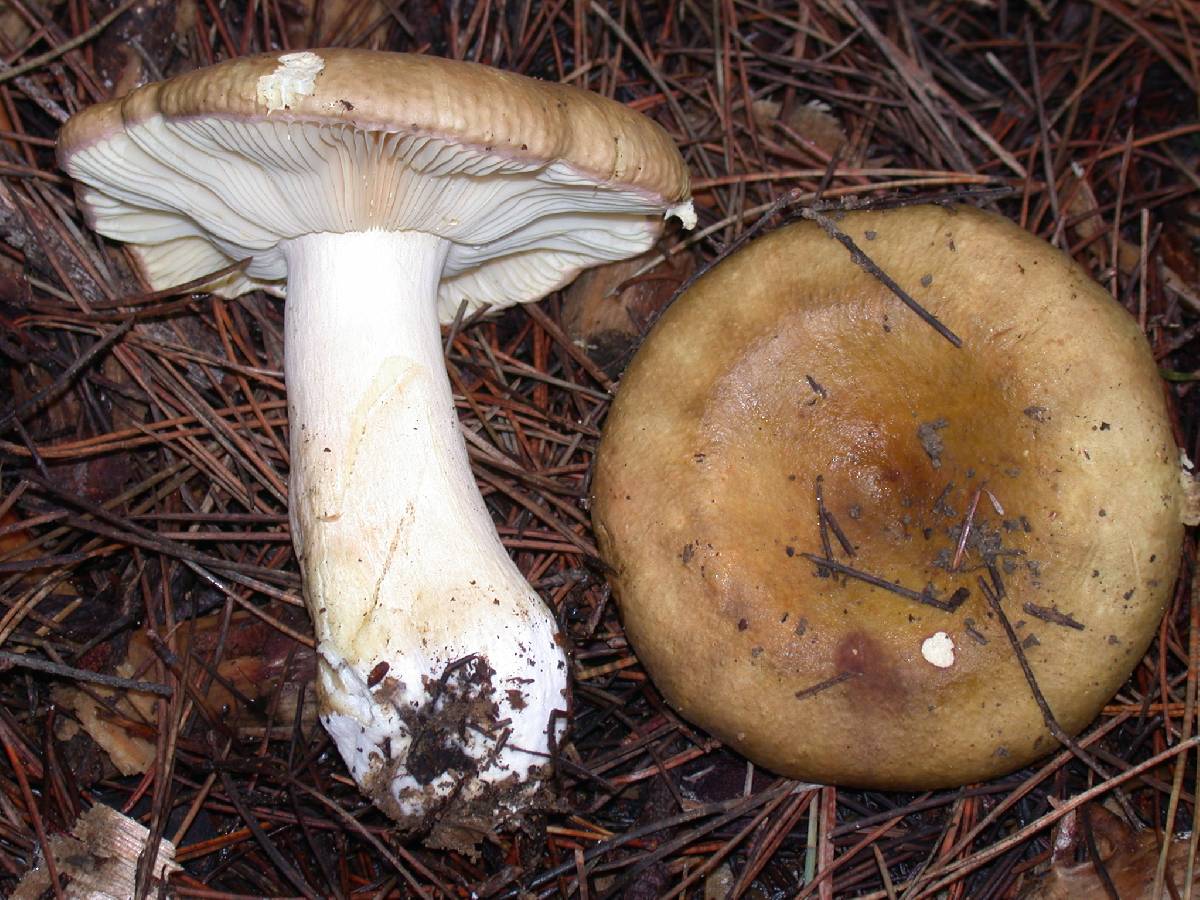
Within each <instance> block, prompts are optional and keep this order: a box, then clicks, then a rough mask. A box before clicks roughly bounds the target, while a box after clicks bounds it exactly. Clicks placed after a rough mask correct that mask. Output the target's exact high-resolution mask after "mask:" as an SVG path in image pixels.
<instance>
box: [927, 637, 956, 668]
mask: <svg viewBox="0 0 1200 900" xmlns="http://www.w3.org/2000/svg"><path fill="white" fill-rule="evenodd" d="M921 655H922V656H923V657H925V661H926V662H928V663H930V664H931V665H935V666H937V667H938V668H939V669H948V668H950V667H951V666H952V665H954V641H953V639H952V638H951V637H950V635H948V634H946V632H944V631H939V632H937V633H936V634H934V635H931V636H930V637H927V638H925V640H924V641H923V642H922V644H921Z"/></svg>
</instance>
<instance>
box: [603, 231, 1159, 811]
mask: <svg viewBox="0 0 1200 900" xmlns="http://www.w3.org/2000/svg"><path fill="white" fill-rule="evenodd" d="M839 226H840V227H841V228H842V229H843V230H844V231H845V232H846V233H847V234H849V235H850V236H851V237H852V238H853V239H854V240H855V241H856V242H857V243H858V244H859V245H860V246H861V247H862V248H863V249H864V250H865V251H866V252H867V253H868V254H869V255H870V256H871V257H872V258H873V259H874V260H875V261H876V262H877V263H878V264H879V265H880V266H881V267H882V268H883V269H884V270H885V271H886V272H887V273H888V274H890V275H891V276H892V277H893V278H894V279H895V280H896V281H897V282H898V283H899V284H900V285H901V286H903V287H904V288H906V289H907V290H908V291H909V292H910V293H911V294H913V295H914V296H915V297H916V299H917V300H918V301H919V302H921V303H922V304H923V305H924V306H925V307H926V308H927V309H929V310H930V311H932V312H933V313H934V314H935V315H937V316H938V317H939V318H941V320H942V321H943V322H945V323H947V324H948V325H949V326H950V327H951V328H952V329H954V330H955V332H956V333H957V334H958V335H959V336H961V337H962V339H963V347H962V348H961V349H956V348H955V347H953V346H952V345H951V344H950V343H949V342H947V341H946V340H945V339H944V338H942V337H941V336H939V335H938V334H936V333H935V332H934V331H933V330H932V329H931V328H930V327H929V326H928V325H926V324H925V323H923V322H922V321H920V320H919V319H918V318H917V317H916V316H915V315H913V314H912V313H911V312H909V311H908V310H906V309H905V308H904V307H903V306H902V305H901V304H900V303H899V301H897V300H896V298H895V297H894V296H893V295H891V294H890V293H889V292H888V290H887V289H886V288H885V287H884V286H883V285H882V284H881V283H880V282H879V281H877V280H876V279H875V278H873V277H872V276H871V275H869V274H867V273H866V272H865V271H863V270H862V269H860V268H858V267H857V266H856V265H855V264H854V263H853V262H851V260H850V258H849V255H848V254H847V253H846V251H845V250H844V249H843V248H842V247H841V246H840V245H839V244H837V243H835V242H834V241H833V240H832V239H831V238H829V237H827V236H826V235H825V234H824V233H823V232H822V231H821V230H820V228H818V227H817V226H816V225H814V224H811V223H802V224H798V225H794V226H789V227H786V228H782V229H780V230H778V231H776V232H774V233H772V234H770V235H768V236H766V237H764V238H761V239H760V240H758V241H756V242H754V243H753V244H751V245H749V246H748V247H747V248H745V249H744V250H742V251H740V252H738V253H737V254H735V255H734V256H732V257H730V258H729V259H727V260H725V261H724V262H722V263H721V264H720V265H718V266H717V267H715V268H714V269H713V270H712V271H711V272H709V273H708V274H707V275H705V276H704V277H703V278H702V279H701V280H700V281H698V282H697V283H696V284H695V285H694V286H693V287H692V288H690V289H689V290H688V291H687V292H686V294H685V295H684V296H682V297H681V298H680V299H679V300H678V301H677V302H676V303H675V304H674V305H673V307H672V308H671V309H670V310H669V311H668V312H667V314H666V315H664V317H663V318H662V320H661V321H660V322H659V324H658V325H657V327H656V329H655V330H654V332H653V333H652V334H651V336H650V338H649V339H648V340H647V342H646V343H645V345H644V346H643V347H642V348H641V350H640V351H639V353H638V355H637V357H636V358H635V360H634V362H633V363H632V365H631V366H630V368H629V370H628V371H627V373H626V375H625V377H624V379H623V380H622V382H621V388H620V392H619V395H618V397H617V400H616V402H615V403H614V405H613V408H612V411H611V413H610V415H609V419H608V422H607V425H606V427H605V433H604V437H603V440H602V442H601V446H600V450H599V455H598V458H597V463H596V470H595V478H594V494H595V497H594V521H595V527H596V533H597V537H598V539H599V545H600V549H601V552H602V554H603V556H604V557H605V559H606V560H607V561H608V562H609V563H610V564H611V565H612V566H613V568H614V571H615V574H614V576H613V581H614V587H615V589H616V593H617V597H618V599H619V602H620V608H621V612H622V614H623V617H624V621H625V627H626V629H627V632H628V634H629V637H630V639H631V640H632V642H633V645H634V648H635V649H636V650H637V653H638V655H639V657H640V658H641V659H642V661H643V662H644V663H645V665H646V668H647V670H648V671H649V673H650V675H651V676H652V678H653V679H654V681H655V683H656V684H657V685H658V686H659V688H660V689H661V690H662V692H663V694H664V695H665V696H666V698H667V699H668V700H669V701H670V702H671V703H672V704H673V705H674V706H675V707H676V708H677V709H678V710H679V711H680V712H681V713H682V714H683V715H684V716H686V717H687V718H689V719H691V720H693V721H694V722H696V723H698V724H700V725H702V726H703V727H704V728H706V729H708V730H709V731H711V732H712V733H713V734H715V735H716V736H718V737H719V738H721V739H722V740H723V741H725V742H727V743H728V744H729V745H730V746H732V747H734V748H735V749H737V750H739V751H740V752H742V753H744V754H745V755H746V756H747V757H749V758H750V759H751V760H754V761H755V762H757V763H759V764H761V765H763V766H766V767H768V768H770V769H773V770H775V771H777V772H780V773H782V774H785V775H789V776H792V777H797V778H804V779H810V780H816V781H823V782H832V783H839V784H847V785H855V786H861V787H872V788H885V789H902V790H925V789H930V788H938V787H946V786H951V785H958V784H963V783H967V782H971V781H977V780H982V779H986V778H990V777H993V776H997V775H1000V774H1003V773H1005V772H1008V771H1011V770H1013V769H1016V768H1019V767H1021V766H1023V765H1025V764H1027V763H1029V762H1030V761H1031V760H1033V759H1035V758H1037V757H1038V756H1040V755H1042V754H1044V753H1046V752H1048V751H1050V750H1052V749H1053V748H1054V747H1055V746H1056V743H1055V741H1054V740H1053V738H1051V736H1050V735H1049V733H1048V731H1047V729H1046V727H1045V725H1044V722H1043V717H1042V713H1041V711H1040V710H1039V708H1038V706H1037V705H1036V703H1035V701H1034V698H1033V695H1032V692H1031V691H1030V688H1029V687H1028V685H1027V683H1026V681H1025V679H1024V677H1023V675H1022V672H1021V669H1020V667H1019V663H1018V660H1017V658H1016V655H1015V653H1014V651H1013V649H1012V647H1011V645H1010V643H1009V641H1008V640H1007V639H1006V636H1005V633H1004V631H1003V629H1002V626H1001V623H1000V621H999V620H998V618H997V617H996V616H995V615H994V614H993V613H992V611H991V609H990V607H989V605H988V603H987V600H986V599H985V596H984V592H983V590H982V589H981V587H980V579H983V580H985V581H986V582H987V583H988V584H989V585H993V584H995V583H996V582H997V581H999V582H1000V583H1002V585H1003V589H1004V592H1005V593H1004V596H1003V599H1002V600H1001V607H1002V609H1003V610H1004V612H1005V614H1006V616H1007V618H1008V619H1009V620H1010V622H1011V623H1012V624H1013V626H1014V627H1015V629H1016V633H1017V635H1018V637H1019V639H1020V641H1021V642H1022V646H1023V648H1024V654H1025V656H1026V657H1027V658H1028V661H1029V663H1030V665H1031V666H1032V670H1033V672H1034V673H1035V676H1036V679H1037V682H1038V684H1039V686H1040V688H1041V690H1042V691H1043V692H1044V694H1045V696H1046V699H1047V701H1048V703H1049V706H1050V708H1051V710H1052V711H1053V714H1054V715H1055V717H1056V718H1057V720H1058V721H1059V723H1060V724H1061V725H1062V726H1063V727H1064V728H1065V729H1066V730H1068V731H1070V732H1077V731H1079V730H1080V729H1082V728H1083V727H1084V726H1085V725H1087V724H1088V722H1090V721H1091V720H1092V718H1093V717H1094V716H1095V715H1096V714H1097V712H1098V711H1099V710H1100V708H1101V706H1102V705H1103V704H1104V703H1105V702H1106V701H1107V700H1108V699H1109V698H1110V697H1111V696H1112V695H1113V693H1114V692H1115V691H1116V690H1117V688H1118V687H1119V686H1120V685H1121V683H1122V682H1123V681H1124V680H1125V679H1126V678H1127V677H1128V676H1129V673H1130V672H1131V671H1132V669H1133V668H1134V666H1135V665H1136V664H1137V662H1138V660H1139V659H1140V658H1141V657H1142V655H1143V653H1144V652H1145V650H1146V648H1147V646H1148V645H1149V643H1150V640H1151V639H1152V637H1153V635H1154V632H1155V629H1156V626H1157V623H1158V621H1159V619H1160V617H1161V615H1162V613H1163V610H1164V607H1165V605H1166V603H1167V600H1168V598H1169V595H1170V591H1171V587H1172V582H1173V579H1174V577H1175V573H1176V567H1177V565H1178V562H1179V553H1180V544H1181V539H1182V526H1181V524H1180V505H1181V488H1180V475H1179V472H1180V468H1179V460H1178V451H1177V450H1176V447H1175V443H1174V440H1173V439H1172V435H1171V431H1170V428H1169V425H1168V421H1167V415H1166V409H1165V404H1164V399H1163V391H1162V386H1161V384H1160V381H1159V378H1158V375H1157V372H1156V369H1155V366H1154V362H1153V359H1152V357H1151V355H1150V353H1149V350H1148V348H1147V345H1146V342H1145V340H1144V338H1143V336H1142V334H1141V333H1140V331H1139V330H1138V327H1137V325H1136V324H1135V322H1134V321H1133V319H1132V318H1131V317H1130V316H1129V315H1128V314H1127V313H1126V312H1125V310H1124V309H1122V308H1121V307H1120V306H1119V305H1118V304H1116V303H1115V302H1114V301H1113V299H1112V298H1111V297H1110V296H1109V295H1108V294H1107V293H1106V292H1105V291H1104V290H1103V289H1101V288H1100V287H1099V286H1098V285H1097V284H1095V283H1094V282H1093V281H1092V280H1090V278H1089V277H1088V275H1087V274H1086V273H1085V272H1084V271H1083V270H1082V269H1081V268H1080V267H1079V266H1077V265H1076V264H1075V263H1073V262H1072V261H1071V260H1070V259H1068V258H1067V257H1066V256H1064V255H1063V254H1061V253H1060V252H1059V251H1057V250H1055V249H1053V248H1052V247H1050V246H1049V245H1048V244H1046V243H1044V242H1042V241H1041V240H1039V239H1037V238H1035V237H1033V236H1031V235H1029V234H1027V233H1026V232H1024V231H1022V230H1021V229H1020V228H1018V227H1017V226H1015V225H1013V224H1012V223H1010V222H1008V221H1006V220H1004V219H1001V218H999V217H997V216H994V215H990V214H986V213H982V212H979V211H977V210H974V209H970V208H957V209H944V208H938V207H917V208H910V209H904V210H895V211H891V212H882V213H879V212H872V213H866V212H862V213H852V214H848V215H847V216H845V218H844V219H842V220H839ZM818 480H820V487H821V493H822V495H823V500H824V505H825V508H826V509H827V510H828V512H829V514H830V515H829V517H828V519H827V524H829V525H830V526H832V525H833V524H834V523H836V525H837V526H838V527H839V528H840V529H841V530H842V532H844V534H845V536H846V538H847V539H848V541H849V542H850V543H851V544H852V546H853V550H854V553H853V556H851V555H849V554H848V553H847V552H846V550H845V549H843V547H842V546H841V544H840V542H839V540H838V539H837V537H836V534H834V533H833V530H832V528H831V531H830V535H829V540H830V545H831V547H832V553H833V558H834V559H835V560H836V561H838V562H840V563H842V564H844V565H847V566H850V567H852V568H853V569H855V570H858V571H861V572H864V573H869V574H872V575H875V576H878V577H880V578H882V579H885V580H886V581H888V582H893V583H899V584H900V585H902V586H904V587H906V588H909V589H911V590H912V591H915V592H918V593H920V592H921V591H922V590H923V589H925V588H926V587H927V585H932V589H931V591H930V596H933V597H935V598H936V599H938V600H940V601H942V602H945V601H948V600H950V599H951V598H952V597H953V595H954V593H955V592H956V591H958V590H959V589H960V588H963V589H966V590H968V591H969V592H970V593H969V596H967V597H966V599H965V601H963V602H962V603H961V605H959V606H958V607H957V609H955V610H954V611H947V610H945V609H940V608H936V607H934V606H931V605H928V604H926V603H922V602H918V601H917V600H913V599H911V598H907V597H904V596H900V595H898V594H896V593H894V592H892V591H890V590H886V589H883V588H880V587H874V586H871V585H869V584H867V583H864V582H863V581H862V580H860V579H857V578H853V577H846V576H845V575H842V574H837V573H833V574H831V573H829V572H824V573H822V572H820V571H819V570H818V567H817V566H816V565H815V564H814V563H813V562H812V561H810V560H809V559H807V558H805V557H804V556H803V555H802V554H805V553H811V554H816V555H818V556H820V555H822V554H823V550H822V538H821V533H820V528H819V522H818V514H817V502H816V499H815V492H816V483H817V481H818ZM993 497H994V500H995V504H993V499H992V498H993ZM973 503H974V505H975V512H974V516H973V519H972V525H971V529H970V532H969V535H968V538H967V540H966V545H965V552H964V553H963V557H962V560H961V563H960V566H959V568H958V569H957V570H954V571H952V568H953V562H954V556H955V553H956V550H957V546H958V544H959V538H960V535H961V531H962V527H963V524H964V521H965V520H966V519H967V517H968V510H969V508H970V507H971V505H972V504H973ZM997 506H998V507H999V509H998V508H997ZM1000 509H1002V510H1003V512H1001V511H1000ZM960 596H961V592H960ZM931 638H932V640H930V639H931ZM948 650H949V653H948V654H947V651H948ZM947 663H949V664H948V665H947Z"/></svg>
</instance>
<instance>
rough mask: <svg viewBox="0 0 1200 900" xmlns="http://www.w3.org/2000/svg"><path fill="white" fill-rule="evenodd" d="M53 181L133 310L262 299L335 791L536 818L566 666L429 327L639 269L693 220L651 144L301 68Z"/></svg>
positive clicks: (584, 96)
mask: <svg viewBox="0 0 1200 900" xmlns="http://www.w3.org/2000/svg"><path fill="white" fill-rule="evenodd" d="M59 159H60V163H61V165H62V167H63V168H64V169H65V170H66V171H67V172H68V173H69V174H70V175H71V176H72V177H73V178H75V179H76V180H77V181H78V182H79V183H80V188H79V200H80V207H81V208H82V209H83V210H84V212H85V214H86V216H87V218H88V222H89V224H90V225H91V226H92V227H93V228H95V229H96V230H97V231H98V232H100V233H101V234H103V235H105V236H107V237H110V238H113V239H116V240H120V241H126V242H128V243H129V244H130V245H131V249H132V251H133V255H134V257H135V258H136V259H137V260H138V261H139V262H140V265H141V268H142V270H143V272H144V275H145V277H146V279H147V281H148V282H149V283H150V284H151V285H152V286H153V287H155V288H156V289H158V288H163V287H167V286H172V285H178V284H183V283H186V282H189V281H192V280H195V279H198V278H202V277H203V276H205V275H207V274H210V273H214V272H223V273H224V274H222V275H221V276H220V277H219V278H215V279H214V280H213V281H212V283H211V284H210V285H209V286H210V288H211V289H212V290H213V291H214V292H216V293H219V294H221V295H223V296H235V295H237V294H241V293H244V292H245V291H249V290H253V289H255V288H264V289H268V290H273V291H275V292H277V293H279V292H282V291H283V290H284V288H285V286H286V295H287V305H286V313H285V345H286V350H285V376H286V381H287V387H288V417H289V427H290V456H291V473H290V503H289V517H290V521H291V528H292V538H293V542H294V544H295V548H296V552H297V555H298V557H299V561H300V566H301V570H302V574H303V578H304V596H305V601H306V604H307V606H308V609H309V612H310V613H311V616H312V620H313V626H314V630H315V633H316V640H317V651H318V657H319V672H318V690H319V695H320V696H319V700H320V716H321V720H322V722H323V723H324V725H325V727H326V729H327V730H328V731H329V733H330V735H331V736H332V737H333V739H334V742H335V743H336V745H337V747H338V749H339V751H340V752H341V754H342V756H343V758H344V759H345V761H346V764H347V765H348V767H349V769H350V772H351V774H352V775H353V776H354V778H355V780H356V781H357V782H358V784H359V785H360V787H361V788H362V789H363V791H364V792H365V793H366V794H367V795H368V796H369V797H370V798H371V799H372V800H373V801H374V802H375V803H376V804H377V805H378V806H379V807H381V808H382V809H383V810H384V811H385V812H387V813H388V814H389V815H391V816H392V817H394V818H395V819H397V820H398V821H400V822H401V823H402V824H403V825H405V826H408V827H410V828H420V827H428V826H431V825H433V824H440V825H441V826H443V827H445V828H447V829H449V828H450V827H451V825H450V824H447V823H458V824H459V825H463V823H467V825H464V827H467V826H468V825H469V823H470V822H472V821H482V822H483V823H484V827H490V826H491V825H492V824H494V822H495V820H496V817H497V816H503V815H504V813H505V812H506V811H512V810H516V809H517V808H518V807H520V806H521V805H522V804H524V803H526V802H529V801H531V800H532V799H534V794H535V793H536V790H537V783H538V781H539V775H540V774H541V773H542V772H543V771H544V770H545V768H547V763H548V757H549V754H550V753H551V752H552V750H553V746H554V741H555V738H556V736H557V735H558V734H559V733H560V731H561V727H562V720H561V717H557V713H559V712H560V711H562V710H564V709H565V705H566V704H565V698H564V691H565V686H566V676H567V672H566V665H565V659H564V651H563V648H562V646H561V645H560V639H559V635H558V633H557V629H556V625H555V621H554V618H553V616H552V614H551V612H550V610H549V609H548V608H547V607H546V605H545V604H544V603H543V602H542V600H541V599H540V597H539V596H538V595H537V593H536V592H535V591H534V590H533V589H532V588H531V587H530V586H529V585H528V584H527V583H526V581H525V579H524V578H523V577H522V576H521V574H520V572H519V571H518V569H517V567H516V565H515V564H514V563H513V561H512V560H511V559H510V557H509V556H508V554H507V553H506V552H505V550H504V547H503V546H502V545H501V543H500V540H499V538H498V536H497V534H496V531H495V529H494V526H493V523H492V521H491V518H490V515H489V513H488V511H487V508H486V506H485V505H484V502H483V499H482V497H481V496H480V494H479V491H478V489H477V487H476V485H475V481H474V479H473V477H472V474H471V469H470V466H469V464H468V459H467V452H466V448H465V445H464V443H463V440H462V437H461V435H460V433H459V424H458V418H457V415H456V413H455V407H454V400H453V396H452V393H451V389H450V383H449V381H448V379H447V375H446V370H445V365H444V362H443V355H442V345H441V337H440V332H439V317H440V319H441V320H442V321H447V320H449V319H451V318H453V317H454V316H455V314H456V313H458V314H461V313H462V312H463V310H465V312H467V313H470V312H473V311H476V310H480V309H495V308H499V307H503V306H507V305H510V304H513V303H517V302H522V301H530V300H536V299H538V298H540V297H542V296H544V295H545V294H546V293H547V292H549V291H551V290H553V289H555V288H557V287H559V286H560V285H562V284H564V283H566V282H568V281H570V280H571V279H572V278H573V277H574V275H575V274H576V273H577V272H578V271H579V270H581V269H583V268H584V267H587V266H590V265H592V264H595V263H599V262H603V261H608V260H613V259H619V258H624V257H626V256H630V255H633V254H637V253H640V252H642V251H644V250H645V249H646V248H647V247H648V246H650V244H651V243H652V242H653V241H654V240H655V238H656V236H657V235H658V234H659V232H660V229H661V227H662V222H663V220H664V218H665V216H668V215H675V216H678V217H679V218H681V219H682V220H684V221H685V223H688V224H691V223H692V222H693V221H694V214H693V213H692V211H691V205H690V202H689V201H688V200H687V196H688V178H687V172H686V169H685V167H684V165H683V162H682V160H681V158H680V156H679V153H678V151H677V150H676V149H675V148H674V146H673V145H672V144H671V142H670V140H669V138H668V137H667V135H666V134H665V132H663V131H662V130H661V129H660V128H658V126H657V125H655V124H653V123H652V122H651V121H650V120H649V119H647V118H645V117H644V116H641V115H640V114H637V113H634V112H632V111H630V110H627V109H625V108H624V107H622V106H620V105H619V104H617V103H615V102H613V101H610V100H607V99H605V98H602V97H600V96H597V95H595V94H591V93H588V92H586V91H582V90H578V89H574V88H569V87H564V86H561V85H556V84H545V83H541V82H537V81H534V80H532V79H528V78H524V77H520V76H517V75H512V74H509V73H505V72H500V71H496V70H494V69H490V68H486V67H483V66H478V65H473V64H467V63H459V62H452V61H447V60H442V59H436V58H431V57H424V56H409V55H403V54H390V53H378V52H370V51H355V50H317V51H304V52H299V53H288V54H283V55H281V56H280V55H273V54H272V55H260V56H252V57H246V58H241V59H236V60H232V61H229V62H225V63H222V64H220V65H217V66H213V67H211V68H208V69H201V70H198V71H195V72H191V73H189V74H185V75H182V76H180V77H177V78H174V79H172V80H170V81H166V82H162V83H157V84H151V85H148V86H146V87H142V88H140V89H138V90H136V91H134V92H133V93H131V94H129V95H128V96H126V97H125V98H123V99H119V100H113V101H110V102H108V103H103V104H100V105H98V106H95V107H92V108H91V109H88V110H86V111H84V112H83V113H81V114H79V115H78V116H76V117H74V118H73V119H71V121H70V122H68V123H67V125H66V126H65V128H64V129H63V132H62V135H61V137H60V139H59ZM238 263H242V265H240V266H239V265H236V264H238Z"/></svg>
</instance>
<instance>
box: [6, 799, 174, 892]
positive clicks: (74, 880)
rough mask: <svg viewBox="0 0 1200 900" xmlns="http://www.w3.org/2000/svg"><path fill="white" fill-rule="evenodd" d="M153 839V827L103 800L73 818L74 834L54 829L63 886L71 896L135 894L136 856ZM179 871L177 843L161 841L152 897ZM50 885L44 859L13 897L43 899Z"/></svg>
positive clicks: (53, 847)
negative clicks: (101, 802)
mask: <svg viewBox="0 0 1200 900" xmlns="http://www.w3.org/2000/svg"><path fill="white" fill-rule="evenodd" d="M149 838H150V831H149V829H147V828H146V827H145V826H143V825H139V824H138V823H137V822H135V821H134V820H133V819H131V818H129V817H128V816H124V815H122V814H121V813H119V812H117V811H116V810H115V809H113V808H112V807H109V806H104V805H103V804H100V805H97V806H93V807H92V808H91V809H89V810H88V811H87V812H85V813H83V814H82V815H81V816H80V817H79V818H78V819H76V820H75V825H74V827H73V828H72V829H71V834H69V835H67V834H56V835H53V836H52V837H51V838H50V839H49V841H48V843H49V845H50V846H49V851H50V853H51V854H53V856H54V868H55V871H56V872H57V873H58V878H59V887H60V888H62V889H63V893H64V894H65V896H67V897H86V898H88V900H127V898H129V897H132V896H133V893H134V885H135V882H136V879H137V866H138V857H139V856H141V854H142V851H143V850H144V849H145V847H146V843H147V841H148V840H149ZM178 870H179V865H178V864H177V863H176V862H175V845H174V844H172V843H171V842H170V841H168V840H165V839H164V840H160V841H159V842H158V856H157V858H156V859H155V861H154V868H153V870H152V871H153V877H152V880H151V889H150V896H152V897H153V896H158V886H159V885H161V884H162V883H163V882H164V881H166V880H167V879H169V878H170V877H171V874H172V873H174V872H177V871H178ZM51 889H52V885H51V880H50V872H49V868H48V867H47V866H46V862H45V860H41V861H40V863H39V865H37V866H36V867H35V868H33V869H31V870H30V871H29V872H27V873H26V874H25V877H24V878H22V879H21V881H20V883H19V884H18V885H17V887H16V890H14V891H13V894H12V900H40V898H42V897H45V896H51V895H50V894H49V893H48V892H49V891H51ZM164 896H165V895H164Z"/></svg>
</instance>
